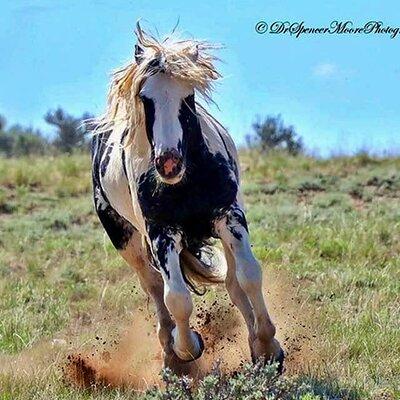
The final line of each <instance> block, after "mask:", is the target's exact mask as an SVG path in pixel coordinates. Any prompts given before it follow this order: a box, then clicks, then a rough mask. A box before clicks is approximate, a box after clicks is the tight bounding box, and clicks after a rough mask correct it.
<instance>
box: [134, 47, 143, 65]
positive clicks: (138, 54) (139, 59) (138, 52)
mask: <svg viewBox="0 0 400 400" xmlns="http://www.w3.org/2000/svg"><path fill="white" fill-rule="evenodd" d="M143 52H144V50H143V47H142V46H140V44H135V60H136V64H138V65H139V64H140V63H141V62H142V59H143Z"/></svg>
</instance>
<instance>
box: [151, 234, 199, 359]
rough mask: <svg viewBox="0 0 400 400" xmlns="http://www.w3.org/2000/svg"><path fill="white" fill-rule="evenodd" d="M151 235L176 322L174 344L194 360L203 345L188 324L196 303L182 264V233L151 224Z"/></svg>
mask: <svg viewBox="0 0 400 400" xmlns="http://www.w3.org/2000/svg"><path fill="white" fill-rule="evenodd" d="M149 238H150V242H151V247H152V253H153V257H154V259H155V262H156V264H157V266H158V268H159V270H160V272H161V275H162V278H163V281H164V303H165V305H166V307H167V309H168V311H169V312H170V313H171V315H172V317H173V319H174V322H175V325H176V326H175V328H174V329H173V330H172V340H173V343H172V348H173V350H174V352H175V354H176V355H177V356H178V358H179V359H181V360H183V361H192V360H195V359H197V358H198V357H200V356H201V354H202V352H203V349H204V345H203V341H202V339H201V336H200V335H199V334H198V333H197V332H194V331H192V330H191V329H190V327H189V318H190V315H191V314H192V311H193V303H192V298H191V295H190V293H189V290H188V289H187V286H186V283H185V281H184V279H183V276H182V272H181V268H180V265H179V252H180V250H181V235H180V234H179V233H178V232H172V231H171V230H168V229H159V228H156V227H150V228H149Z"/></svg>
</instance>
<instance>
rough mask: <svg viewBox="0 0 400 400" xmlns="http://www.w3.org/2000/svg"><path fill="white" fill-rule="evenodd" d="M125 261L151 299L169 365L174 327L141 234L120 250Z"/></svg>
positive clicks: (159, 276) (159, 337) (161, 286)
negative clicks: (132, 269)
mask: <svg viewBox="0 0 400 400" xmlns="http://www.w3.org/2000/svg"><path fill="white" fill-rule="evenodd" d="M120 254H121V255H122V257H123V258H124V259H125V261H126V262H127V263H128V264H129V265H131V266H132V267H133V268H134V270H135V272H136V274H137V276H138V278H139V281H140V285H141V286H142V288H143V290H144V291H145V292H146V293H147V294H148V295H149V296H150V297H151V298H152V299H153V301H154V304H155V307H156V314H157V319H158V324H157V334H158V339H159V341H160V344H161V347H162V349H163V356H164V357H163V358H164V364H165V366H169V365H168V364H169V363H168V360H169V359H170V358H171V353H172V347H171V342H172V340H171V332H172V329H173V328H174V327H175V324H174V322H173V321H172V319H171V316H170V314H169V312H168V310H167V307H166V306H165V304H164V284H163V280H162V277H161V275H160V273H159V272H157V271H156V270H155V269H154V268H152V267H151V266H150V261H149V259H148V256H147V251H146V250H145V248H144V247H143V245H142V243H141V236H139V235H136V236H135V237H132V238H131V240H130V242H129V244H128V246H127V247H126V248H125V249H124V250H120Z"/></svg>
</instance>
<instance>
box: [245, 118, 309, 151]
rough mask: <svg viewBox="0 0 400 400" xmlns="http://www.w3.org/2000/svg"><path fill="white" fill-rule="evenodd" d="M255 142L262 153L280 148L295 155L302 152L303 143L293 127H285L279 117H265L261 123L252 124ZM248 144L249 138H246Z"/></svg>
mask: <svg viewBox="0 0 400 400" xmlns="http://www.w3.org/2000/svg"><path fill="white" fill-rule="evenodd" d="M253 129H254V132H255V141H256V143H258V144H260V146H261V149H262V150H263V151H268V150H270V149H275V148H281V149H286V150H287V151H288V153H289V154H292V155H297V154H299V153H301V152H302V151H303V150H304V146H303V141H302V139H301V137H299V136H298V135H297V133H296V131H295V129H294V127H293V126H291V125H290V126H285V125H284V123H283V120H282V118H281V116H280V115H277V116H267V117H266V118H265V119H264V120H263V121H261V122H260V121H259V120H258V121H256V122H255V123H253ZM247 140H248V143H249V142H250V141H251V138H248V139H247Z"/></svg>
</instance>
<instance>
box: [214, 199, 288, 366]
mask: <svg viewBox="0 0 400 400" xmlns="http://www.w3.org/2000/svg"><path fill="white" fill-rule="evenodd" d="M216 231H217V234H218V235H219V237H220V238H221V240H222V242H223V243H224V246H225V247H228V248H229V249H231V252H232V255H233V257H234V259H235V269H236V278H237V281H238V283H239V286H240V287H241V289H242V290H243V292H244V293H245V294H246V296H247V298H248V300H249V301H250V303H251V306H252V309H253V313H254V320H255V321H254V330H255V338H254V341H253V342H252V344H251V346H250V349H251V354H252V358H253V360H255V359H257V358H259V357H265V358H266V359H267V360H271V359H274V360H277V361H279V362H282V361H283V351H282V349H281V347H280V345H279V343H278V341H277V340H276V339H275V326H274V324H273V323H272V321H271V318H270V316H269V314H268V311H267V307H266V305H265V301H264V297H263V293H262V273H261V268H260V266H259V264H258V262H257V260H256V259H255V257H254V255H253V253H252V251H251V247H250V242H249V234H248V230H247V224H246V218H245V215H244V212H243V211H242V210H241V208H240V207H239V206H238V205H234V206H233V207H232V208H231V210H230V211H229V212H228V214H227V215H226V217H225V218H223V219H222V220H220V221H218V222H217V224H216ZM250 335H251V332H250Z"/></svg>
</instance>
